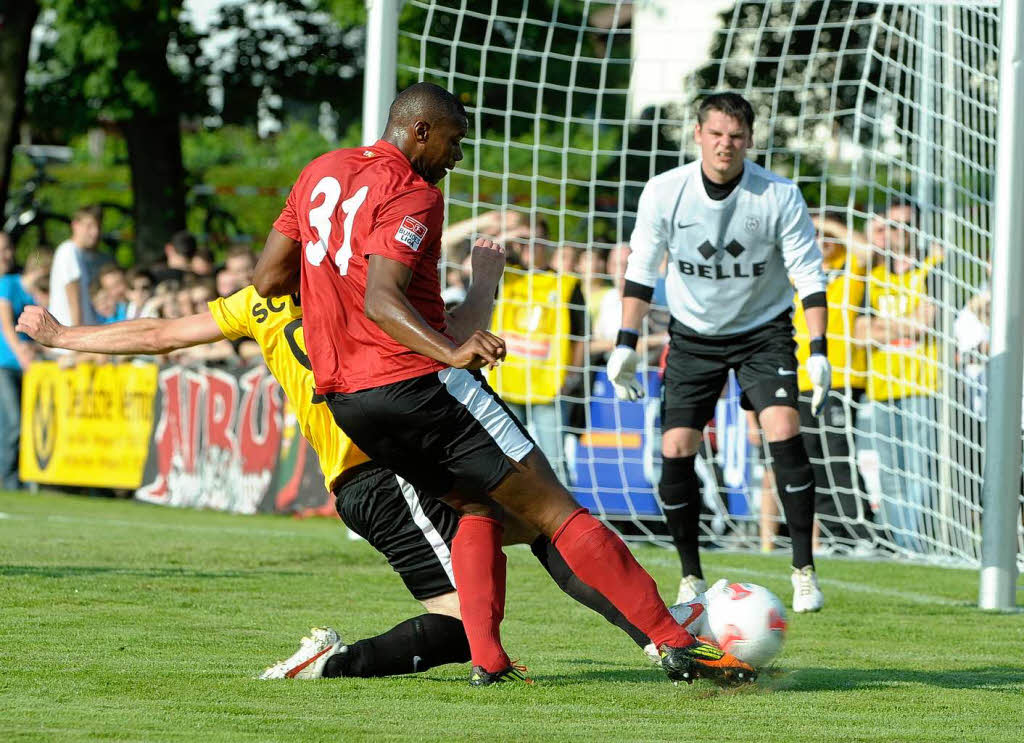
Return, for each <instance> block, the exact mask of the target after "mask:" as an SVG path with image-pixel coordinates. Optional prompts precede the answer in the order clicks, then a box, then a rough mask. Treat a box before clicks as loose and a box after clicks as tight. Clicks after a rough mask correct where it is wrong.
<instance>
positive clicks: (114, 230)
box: [3, 145, 135, 264]
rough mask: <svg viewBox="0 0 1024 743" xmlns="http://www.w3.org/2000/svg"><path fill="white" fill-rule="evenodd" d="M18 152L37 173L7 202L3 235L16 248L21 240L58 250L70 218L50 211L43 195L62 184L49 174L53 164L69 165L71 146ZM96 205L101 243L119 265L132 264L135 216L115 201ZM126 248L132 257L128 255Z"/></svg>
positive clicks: (28, 147) (26, 147)
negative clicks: (100, 221)
mask: <svg viewBox="0 0 1024 743" xmlns="http://www.w3.org/2000/svg"><path fill="white" fill-rule="evenodd" d="M15 151H16V152H20V153H21V154H23V155H25V156H26V157H27V158H28V159H29V161H30V162H31V163H32V165H34V166H35V172H34V173H33V174H32V175H31V176H30V177H29V178H28V179H27V180H26V181H25V183H24V184H23V185H22V186H21V188H20V189H18V190H17V191H16V192H15V193H13V194H12V195H11V197H10V198H9V199H8V201H7V208H6V210H5V219H4V226H3V229H4V232H6V233H7V234H8V235H10V238H11V241H12V242H14V244H15V245H17V244H19V243H20V242H21V240H22V239H25V238H31V236H32V234H33V233H35V240H34V241H33V240H31V239H28V240H27V242H28V243H29V244H32V245H35V246H37V247H43V246H45V247H50V248H52V247H55V246H56V245H58V244H59V243H61V242H62V241H63V240H66V239H67V237H68V235H69V234H70V231H71V229H70V225H71V218H70V217H68V216H67V215H65V214H61V213H59V212H55V211H53V210H52V209H50V207H49V204H48V202H47V201H46V199H45V197H43V196H42V195H41V194H40V191H41V189H42V187H43V186H45V185H48V184H56V183H59V181H58V180H57V179H56V178H54V177H53V176H51V175H50V174H49V173H48V172H47V170H46V169H47V167H49V166H50V165H51V164H61V165H64V164H67V163H70V162H71V159H72V155H73V152H72V150H71V148H70V147H64V146H60V145H17V146H15ZM97 206H99V207H100V209H101V210H102V212H103V224H104V228H105V229H104V231H103V233H102V234H101V235H100V243H101V244H102V245H104V246H106V247H107V249H108V250H107V251H105V252H109V253H110V255H112V256H114V257H115V258H117V259H118V262H119V263H122V264H123V263H125V262H126V258H127V263H131V262H132V260H133V258H134V246H133V245H132V241H133V239H134V233H135V230H134V217H133V214H132V209H131V207H128V206H125V205H124V204H118V203H116V202H112V201H101V202H98V203H97ZM126 248H127V250H128V252H129V255H127V256H125V255H124V252H125V249H126Z"/></svg>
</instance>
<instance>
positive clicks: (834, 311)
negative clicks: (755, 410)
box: [793, 252, 868, 392]
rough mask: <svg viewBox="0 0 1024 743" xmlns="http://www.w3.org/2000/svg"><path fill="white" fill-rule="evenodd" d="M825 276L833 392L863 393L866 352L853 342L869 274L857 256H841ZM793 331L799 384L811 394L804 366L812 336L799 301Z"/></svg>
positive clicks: (827, 265)
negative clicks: (856, 391) (855, 325)
mask: <svg viewBox="0 0 1024 743" xmlns="http://www.w3.org/2000/svg"><path fill="white" fill-rule="evenodd" d="M824 269H825V273H826V275H827V276H828V285H827V287H826V288H825V297H826V302H827V303H828V324H827V325H826V328H825V337H826V338H827V339H828V361H829V363H830V364H831V365H832V389H835V390H845V389H848V388H850V389H864V387H865V385H866V384H867V366H868V362H867V352H866V350H865V349H864V347H863V346H861V345H858V344H854V343H851V342H850V339H851V338H853V324H854V322H855V321H856V320H857V315H858V313H859V312H860V310H861V309H862V308H863V306H864V293H865V290H866V288H867V270H866V266H865V264H864V262H863V261H861V260H859V259H858V258H857V257H856V256H853V255H851V256H849V260H847V254H846V253H845V252H844V253H840V254H839V255H838V256H837V257H835V258H833V259H832V260H831V261H828V262H826V264H825V266H824ZM793 328H794V330H795V331H796V332H795V333H794V335H793V339H794V340H795V341H796V359H797V362H798V363H799V367H798V371H797V375H798V376H797V383H798V384H799V386H800V391H801V392H810V390H811V387H812V385H811V378H810V377H809V376H807V370H806V369H805V368H804V362H805V361H807V357H808V356H810V355H811V349H810V343H811V338H810V333H809V332H808V330H807V320H806V319H805V318H804V308H803V305H802V304H801V303H800V301H799V299H797V300H796V301H795V302H794V307H793Z"/></svg>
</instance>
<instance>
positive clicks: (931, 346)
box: [855, 204, 941, 552]
mask: <svg viewBox="0 0 1024 743" xmlns="http://www.w3.org/2000/svg"><path fill="white" fill-rule="evenodd" d="M918 216H919V215H918V214H917V211H916V209H915V208H914V207H913V206H911V205H908V204H898V205H893V206H892V207H890V208H889V209H888V210H887V212H886V213H885V216H884V219H883V220H882V221H881V222H880V223H876V224H874V225H873V229H872V232H871V241H872V243H873V244H874V245H875V247H876V248H877V249H878V250H879V251H880V252H881V256H882V260H881V261H880V262H879V264H878V265H876V266H875V267H874V268H873V269H872V270H871V273H870V274H869V277H868V286H867V301H866V303H865V311H864V313H863V314H862V315H861V316H860V317H859V318H857V321H856V326H855V336H856V337H857V339H858V340H859V341H860V342H861V343H863V344H864V345H865V346H866V348H867V353H868V384H867V400H868V403H867V405H866V406H864V407H863V408H862V409H861V414H860V417H859V419H858V428H859V429H860V431H861V434H860V438H859V440H858V446H865V447H868V448H871V449H874V450H875V451H876V452H877V453H878V461H879V465H880V472H879V477H880V480H881V486H882V497H881V503H880V512H881V517H882V520H883V522H884V524H885V525H886V526H887V527H888V528H889V530H890V531H891V533H892V536H893V540H894V541H895V542H896V544H897V545H898V546H900V547H902V548H904V549H906V550H909V551H913V552H922V551H924V550H925V549H926V546H925V544H924V538H925V535H926V533H927V532H928V522H929V519H930V514H931V513H932V512H933V510H934V508H935V505H936V503H935V500H936V492H937V480H938V460H937V456H936V451H937V449H938V443H939V431H938V420H937V418H938V406H937V401H936V397H935V395H936V393H937V392H938V388H939V374H938V349H937V343H936V341H935V336H934V330H933V324H934V322H935V312H936V308H935V302H934V300H933V299H932V297H933V296H934V290H933V286H932V285H933V282H934V278H935V273H934V269H935V266H936V264H937V263H938V262H939V261H940V260H941V255H928V256H926V255H925V254H924V249H923V246H921V245H920V239H919V235H918V234H916V233H917V228H916V225H917V222H918Z"/></svg>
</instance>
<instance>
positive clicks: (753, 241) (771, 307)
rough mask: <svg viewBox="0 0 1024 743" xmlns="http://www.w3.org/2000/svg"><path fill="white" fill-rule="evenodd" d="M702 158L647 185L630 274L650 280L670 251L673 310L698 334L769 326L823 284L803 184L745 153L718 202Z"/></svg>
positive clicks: (633, 278) (648, 282)
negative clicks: (730, 188) (706, 182)
mask: <svg viewBox="0 0 1024 743" xmlns="http://www.w3.org/2000/svg"><path fill="white" fill-rule="evenodd" d="M700 167H701V165H700V161H699V160H698V161H696V162H692V163H688V164H687V165H683V166H682V167H679V168H673V169H672V170H669V171H666V172H665V173H661V174H660V175H657V176H655V177H654V178H652V179H651V180H650V181H648V183H647V185H646V186H644V190H643V193H642V194H640V205H639V207H638V208H637V215H636V226H635V227H634V228H633V234H632V236H631V237H630V240H629V246H630V248H631V249H632V252H631V253H630V255H629V263H628V267H627V269H626V279H627V280H628V281H632V282H635V283H637V284H642V285H644V286H649V287H653V286H654V285H655V283H656V282H657V280H658V278H659V277H660V274H661V265H662V261H663V260H664V258H665V254H666V252H667V253H668V276H667V278H666V286H665V290H666V294H667V295H668V308H669V311H670V312H671V313H672V316H673V317H674V318H675V319H676V320H677V321H679V322H681V323H682V324H683V325H686V326H687V327H688V328H690V329H692V330H693V331H695V332H696V333H699V334H700V335H731V334H733V333H742V332H744V331H746V330H750V329H752V328H756V327H758V326H760V325H764V324H765V323H767V322H768V321H769V320H771V319H772V318H774V317H776V316H778V315H779V314H780V313H782V312H783V311H784V310H786V309H788V308H790V307H792V306H793V289H794V287H795V288H796V291H797V293H798V294H799V296H800V298H801V299H803V298H805V297H807V296H808V295H810V294H814V293H816V292H823V291H825V285H826V280H825V273H824V271H823V270H822V266H821V260H822V259H821V249H820V248H819V247H818V244H817V240H816V237H815V229H814V225H813V224H811V218H810V215H809V214H808V213H807V204H806V203H805V202H804V198H803V195H802V194H801V193H800V190H799V189H798V188H797V187H796V184H795V183H793V182H792V181H791V180H789V179H787V178H783V177H781V176H778V175H775V174H774V173H772V172H771V171H770V170H765V169H764V168H762V167H760V166H759V165H757V164H755V163H752V162H750V161H749V160H746V161H745V162H744V164H743V176H742V177H741V179H740V182H739V184H738V185H737V186H736V188H735V189H733V192H732V193H731V194H729V195H728V196H727V197H726V198H724V199H722V200H721V201H715V200H713V199H712V198H711V197H709V196H708V195H707V191H705V189H704V183H703V182H702V179H701V171H700Z"/></svg>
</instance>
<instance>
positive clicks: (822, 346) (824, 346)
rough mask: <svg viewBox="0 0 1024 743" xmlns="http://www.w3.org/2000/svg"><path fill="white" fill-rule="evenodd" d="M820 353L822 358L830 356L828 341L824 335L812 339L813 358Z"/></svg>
mask: <svg viewBox="0 0 1024 743" xmlns="http://www.w3.org/2000/svg"><path fill="white" fill-rule="evenodd" d="M819 353H820V354H821V355H822V356H828V340H827V339H826V338H825V336H823V335H819V336H818V337H817V338H811V356H814V355H815V354H819Z"/></svg>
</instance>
